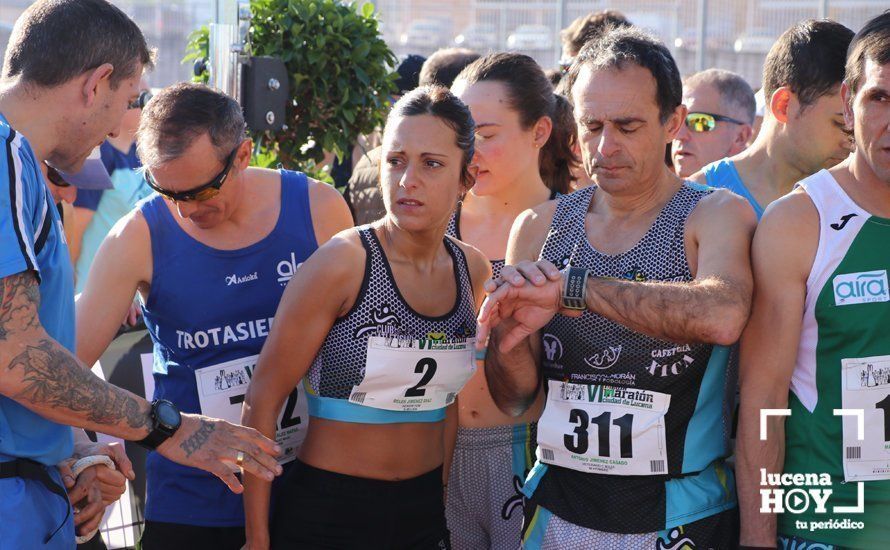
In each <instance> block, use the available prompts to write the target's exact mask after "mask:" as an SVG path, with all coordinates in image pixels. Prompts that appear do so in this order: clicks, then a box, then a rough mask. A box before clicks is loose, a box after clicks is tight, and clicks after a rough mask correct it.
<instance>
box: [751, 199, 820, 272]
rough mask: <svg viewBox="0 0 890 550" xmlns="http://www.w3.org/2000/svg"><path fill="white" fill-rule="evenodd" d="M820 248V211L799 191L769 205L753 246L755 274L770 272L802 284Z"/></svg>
mask: <svg viewBox="0 0 890 550" xmlns="http://www.w3.org/2000/svg"><path fill="white" fill-rule="evenodd" d="M818 247H819V212H818V210H816V205H815V204H813V201H812V200H811V199H810V197H809V196H808V195H807V194H806V192H804V191H803V190H802V189H796V190H794V191H792V192H791V193H789V194H787V195H785V196H784V197H782V198H780V199H778V200H776V201H775V202H773V203H772V204H770V205H769V207H767V209H766V211H765V212H764V214H763V218H761V220H760V224H759V225H758V226H757V232H756V233H755V234H754V242H753V244H752V246H751V256H752V259H753V263H754V267H755V274H756V273H758V272H760V271H762V270H768V271H769V272H770V273H772V274H780V275H781V277H783V278H785V280H786V281H788V280H789V279H793V280H795V281H797V282H799V283H801V284H803V283H804V282H805V281H806V279H807V277H808V276H809V273H810V271H811V270H812V268H813V262H814V261H815V259H816V251H817V249H818ZM764 282H765V281H760V283H759V284H763V283H764Z"/></svg>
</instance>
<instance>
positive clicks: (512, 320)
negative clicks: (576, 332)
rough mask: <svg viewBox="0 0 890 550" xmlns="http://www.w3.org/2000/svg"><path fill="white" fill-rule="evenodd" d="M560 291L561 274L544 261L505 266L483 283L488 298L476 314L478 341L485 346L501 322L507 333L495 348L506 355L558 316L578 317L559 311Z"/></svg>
mask: <svg viewBox="0 0 890 550" xmlns="http://www.w3.org/2000/svg"><path fill="white" fill-rule="evenodd" d="M562 287H563V275H562V273H561V272H560V271H559V270H558V269H556V266H554V265H553V264H551V263H550V262H548V261H546V260H539V261H537V262H532V261H522V262H519V263H518V264H516V265H515V266H510V265H508V266H504V269H503V270H502V271H501V274H500V276H499V277H497V278H495V279H489V280H488V281H486V282H485V291H486V292H488V297H486V298H485V302H484V303H483V304H482V308H481V309H480V310H479V316H478V322H479V327H478V330H477V336H476V337H477V340H478V341H480V342H484V341H485V340H486V338H487V337H488V334H489V332H490V331H491V330H492V329H493V328H495V327H497V326H499V325H500V324H501V323H502V322H504V323H505V329H506V332H505V333H504V334H503V336H502V338H501V340H500V342H499V346H498V347H499V350H500V351H501V352H503V353H506V352H509V351H510V350H511V349H513V348H514V347H515V346H516V344H518V343H519V342H521V341H522V340H523V339H525V338H527V337H528V336H529V335H531V334H533V333H534V332H535V331H537V330H539V329H541V328H542V327H543V326H544V325H546V324H547V323H548V322H549V321H550V319H552V318H553V316H554V315H556V314H557V313H562V314H564V315H572V316H577V315H580V312H577V311H572V310H567V309H565V308H563V307H562Z"/></svg>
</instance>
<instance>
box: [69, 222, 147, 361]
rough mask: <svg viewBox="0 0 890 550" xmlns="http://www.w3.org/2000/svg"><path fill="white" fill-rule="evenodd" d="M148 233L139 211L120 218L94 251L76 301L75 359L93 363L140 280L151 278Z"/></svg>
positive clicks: (100, 353) (112, 336) (124, 313)
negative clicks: (81, 289) (87, 274)
mask: <svg viewBox="0 0 890 550" xmlns="http://www.w3.org/2000/svg"><path fill="white" fill-rule="evenodd" d="M151 269H152V265H151V236H150V234H149V231H148V224H147V223H146V222H145V218H144V217H142V213H141V212H139V211H138V210H137V211H133V212H131V213H130V214H127V215H126V216H124V217H123V218H122V219H120V220H119V221H118V222H117V223H116V224H115V225H114V227H113V228H112V229H111V231H109V232H108V235H107V236H106V237H105V240H103V241H102V245H101V246H100V247H99V250H98V251H97V252H96V256H95V258H94V259H93V264H92V266H91V267H90V273H89V277H87V280H86V281H85V282H86V284H85V285H84V287H83V292H82V293H81V295H80V297H79V298H78V300H77V304H76V310H77V314H76V315H77V346H76V347H75V349H76V350H77V358H78V359H80V360H81V361H83V363H84V364H86V365H93V364H94V363H95V362H96V361H98V360H99V358H100V357H101V356H102V354H103V353H105V350H106V349H107V348H108V345H109V344H111V341H112V340H114V337H115V335H116V334H117V331H118V329H119V328H120V326H121V321H122V320H123V319H124V317H125V316H126V315H127V311H128V310H129V308H130V306H131V305H132V304H133V298H134V297H135V295H136V290H137V288H139V285H140V283H142V282H143V281H146V280H147V279H150V278H151Z"/></svg>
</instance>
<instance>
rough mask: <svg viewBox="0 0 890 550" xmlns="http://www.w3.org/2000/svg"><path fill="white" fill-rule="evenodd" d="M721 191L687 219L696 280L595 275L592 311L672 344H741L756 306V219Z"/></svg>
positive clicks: (589, 295)
mask: <svg viewBox="0 0 890 550" xmlns="http://www.w3.org/2000/svg"><path fill="white" fill-rule="evenodd" d="M718 193H719V195H718V194H716V193H715V194H714V195H711V196H709V197H707V198H705V199H703V200H702V203H701V204H700V205H699V206H698V207H696V210H694V211H693V213H692V215H690V217H689V220H688V221H687V231H689V232H690V236H691V237H690V238H692V239H693V241H694V242H693V247H692V252H694V253H695V255H694V256H693V254H690V262H691V266H692V269H693V271H694V272H695V275H696V278H695V280H694V281H692V282H678V283H671V282H652V283H647V282H634V281H623V280H614V279H603V278H596V277H591V278H589V279H588V283H587V307H588V309H590V310H591V311H593V312H595V313H598V314H600V315H602V316H603V317H606V318H608V319H611V320H612V321H615V322H616V323H620V324H622V325H624V326H626V327H628V328H630V329H632V330H634V331H636V332H640V333H643V334H646V335H649V336H652V337H654V338H659V339H662V340H667V341H670V342H689V343H692V342H704V343H709V344H722V345H730V344H733V343H735V342H736V341H737V340H738V338H739V335H740V334H741V332H742V329H743V328H744V326H745V322H746V321H747V319H748V312H749V308H750V304H751V289H752V281H751V267H750V264H749V259H748V258H749V250H750V241H751V235H752V234H753V232H754V227H755V224H756V219H755V218H754V213H753V212H752V211H751V208H750V207H749V206H748V204H747V203H745V202H744V200H743V199H740V198H738V197H736V196H735V195H731V194H730V193H724V192H718ZM706 201H707V202H706ZM692 262H694V263H692Z"/></svg>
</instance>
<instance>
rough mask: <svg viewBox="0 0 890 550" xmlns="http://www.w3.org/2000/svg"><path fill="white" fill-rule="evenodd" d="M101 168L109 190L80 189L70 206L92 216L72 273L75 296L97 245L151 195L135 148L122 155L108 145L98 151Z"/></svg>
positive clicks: (96, 249)
mask: <svg viewBox="0 0 890 550" xmlns="http://www.w3.org/2000/svg"><path fill="white" fill-rule="evenodd" d="M99 151H100V153H101V157H102V164H104V165H105V169H106V170H107V171H108V175H109V176H110V177H111V183H112V184H113V185H114V188H112V189H103V190H94V189H80V190H78V192H77V199H76V200H75V201H74V206H78V207H80V208H86V209H88V210H92V211H93V212H95V213H94V214H93V218H92V219H91V220H90V223H89V224H88V225H87V227H86V229H85V230H84V233H83V238H82V239H81V244H80V255H79V256H78V258H77V264H76V265H75V266H74V267H75V273H76V275H77V283H76V285H75V292H82V291H83V288H84V286H85V285H86V282H87V275H88V274H89V272H90V266H91V265H92V264H93V258H95V256H96V252H97V251H98V250H99V245H101V244H102V241H103V240H105V236H106V235H108V232H109V231H111V228H112V227H114V224H116V223H117V221H118V220H119V219H121V218H123V217H124V216H125V215H126V214H128V213H129V212H130V210H132V209H133V208H134V207H135V206H136V204H137V203H138V202H139V201H141V200H142V199H144V198H145V197H147V196H149V195H151V193H152V190H151V187H149V186H148V184H147V183H145V177H144V176H143V175H142V173H141V172H139V171H138V168H139V167H141V166H142V163H141V162H139V157H138V156H136V144H135V143H134V144H133V145H132V146H131V147H130V150H129V151H127V152H123V151H121V150H119V149H117V148H116V147H115V146H114V145H112V144H111V143H109V142H107V141H106V142H105V143H103V144H102V146H101V147H100V148H99Z"/></svg>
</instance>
